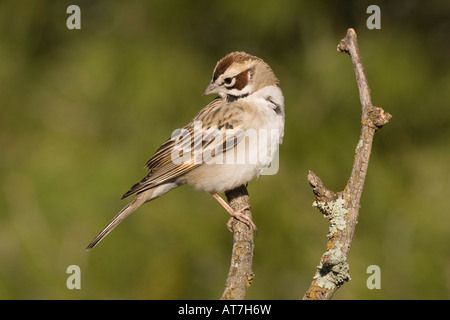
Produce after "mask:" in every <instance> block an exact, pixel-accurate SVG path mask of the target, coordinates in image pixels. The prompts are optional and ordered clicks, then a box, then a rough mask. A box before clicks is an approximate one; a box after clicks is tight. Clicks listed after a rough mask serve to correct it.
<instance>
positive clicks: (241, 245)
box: [221, 185, 255, 300]
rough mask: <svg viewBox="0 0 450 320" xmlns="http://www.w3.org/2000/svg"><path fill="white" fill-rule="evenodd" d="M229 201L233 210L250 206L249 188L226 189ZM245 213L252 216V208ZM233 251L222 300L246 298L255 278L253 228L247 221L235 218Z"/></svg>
mask: <svg viewBox="0 0 450 320" xmlns="http://www.w3.org/2000/svg"><path fill="white" fill-rule="evenodd" d="M225 195H226V196H227V200H228V203H229V204H230V206H231V208H233V210H240V209H242V208H244V207H246V206H250V201H249V196H248V192H247V188H246V187H245V186H243V185H242V186H240V187H238V188H236V189H234V190H231V191H226V192H225ZM245 213H246V214H247V215H248V216H249V217H250V218H251V216H252V213H251V211H250V209H248V210H246V211H245ZM233 231H234V233H233V251H232V254H231V265H230V271H229V272H228V277H227V280H226V283H225V291H224V292H223V294H222V297H221V300H242V299H244V298H245V295H246V293H247V289H248V288H249V287H250V284H251V282H252V280H253V277H254V274H253V271H252V263H253V249H254V247H255V244H254V242H253V229H252V228H249V227H248V226H247V225H246V224H245V223H243V222H240V221H238V220H237V219H233Z"/></svg>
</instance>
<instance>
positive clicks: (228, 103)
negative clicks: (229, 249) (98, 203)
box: [86, 51, 285, 251]
mask: <svg viewBox="0 0 450 320" xmlns="http://www.w3.org/2000/svg"><path fill="white" fill-rule="evenodd" d="M211 94H215V95H216V97H215V98H214V99H213V100H212V101H211V102H210V103H209V104H208V105H207V106H206V107H204V108H203V109H201V110H200V112H198V114H197V115H196V116H195V117H194V118H193V119H192V121H191V122H189V123H188V124H187V125H186V126H184V127H183V128H181V129H177V130H175V131H174V132H173V133H172V136H171V138H169V139H168V140H166V141H165V142H164V143H163V144H162V145H161V146H160V147H159V149H157V151H156V152H155V153H154V155H153V156H152V157H151V158H150V160H149V161H148V162H147V163H146V165H145V168H146V169H147V170H148V174H147V175H146V176H145V177H144V178H143V179H142V180H141V181H140V182H138V183H136V184H135V185H133V186H132V187H131V188H130V190H129V191H127V192H126V193H125V194H124V195H123V196H122V199H125V198H127V197H129V196H131V195H134V194H135V197H134V199H133V200H132V201H131V202H130V203H129V204H127V205H126V206H125V207H124V208H123V209H122V210H121V211H120V212H119V213H118V214H117V215H116V216H115V217H114V218H113V219H112V220H111V222H110V223H109V224H108V225H107V226H106V227H105V228H104V229H103V230H102V231H101V232H100V233H99V234H98V235H97V236H96V237H95V238H94V239H93V240H92V242H91V243H90V244H89V245H88V246H87V248H86V250H87V251H88V250H90V249H92V248H94V247H95V246H96V245H97V244H98V243H99V242H100V241H101V240H102V239H103V238H104V237H105V236H106V235H107V234H109V233H110V232H111V231H112V230H113V229H114V228H115V227H116V226H117V225H118V224H119V223H120V222H122V221H123V220H124V219H125V218H126V217H127V216H129V215H130V214H131V213H132V212H134V211H135V210H136V209H137V208H139V207H140V206H141V205H143V204H144V203H146V202H149V201H151V200H154V199H156V198H158V197H160V196H162V195H164V194H166V193H167V192H169V191H170V190H172V189H174V188H176V187H179V186H182V185H190V186H193V187H194V188H195V189H196V190H199V191H203V192H207V193H210V194H211V195H212V196H213V197H214V198H215V199H216V200H217V201H218V202H219V203H220V204H221V205H222V206H223V207H224V208H225V210H226V211H227V212H228V213H229V214H230V215H231V217H230V219H229V221H228V223H227V227H228V229H229V230H230V231H232V229H231V225H232V221H233V219H237V220H239V221H241V222H244V223H245V224H246V225H247V226H248V227H249V228H251V229H253V230H257V228H256V225H255V224H254V222H253V221H252V219H251V218H250V217H249V216H247V215H245V214H244V211H245V210H247V209H249V208H248V207H245V208H243V209H241V210H233V209H232V208H231V207H230V206H229V204H228V203H227V202H226V201H225V200H224V199H223V198H222V197H221V196H220V195H219V193H222V192H226V191H229V190H233V189H235V188H237V187H239V186H241V185H246V184H247V183H248V182H249V181H250V180H252V179H254V178H257V177H259V176H260V175H261V173H262V172H263V170H264V169H265V168H267V167H269V166H270V164H271V162H272V160H273V158H274V155H275V153H276V152H277V151H278V148H279V145H280V144H281V143H282V141H283V136H284V123H285V112H284V97H283V93H282V91H281V89H280V87H279V80H278V78H277V77H276V76H275V74H274V72H273V71H272V69H271V68H270V66H269V65H268V64H267V63H266V62H264V60H262V59H261V58H258V57H256V56H253V55H250V54H247V53H245V52H241V51H235V52H231V53H229V54H227V55H226V56H225V57H223V58H222V59H220V60H219V61H218V62H217V63H216V66H215V68H214V71H213V75H212V80H211V81H210V82H209V84H208V85H207V87H206V89H205V90H204V92H203V95H211ZM269 142H270V143H269Z"/></svg>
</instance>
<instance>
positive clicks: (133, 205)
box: [86, 191, 149, 251]
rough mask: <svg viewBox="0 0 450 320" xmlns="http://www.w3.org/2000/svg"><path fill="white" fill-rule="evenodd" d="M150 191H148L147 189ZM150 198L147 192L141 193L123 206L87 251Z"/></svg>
mask: <svg viewBox="0 0 450 320" xmlns="http://www.w3.org/2000/svg"><path fill="white" fill-rule="evenodd" d="M147 192H148V191H147ZM148 200H149V197H148V193H147V194H139V195H137V196H136V198H134V199H133V201H131V202H130V203H129V204H128V205H127V206H126V207H125V208H123V209H122V210H121V211H120V212H119V213H118V214H117V215H116V216H115V217H114V218H113V219H112V220H111V222H110V223H109V224H108V225H107V226H106V227H105V228H104V229H103V230H102V231H101V232H100V233H99V234H98V235H97V236H96V237H95V238H94V240H92V242H91V243H90V244H89V245H88V246H87V247H86V251H89V250H91V249H92V248H93V247H95V246H96V245H97V243H99V242H100V241H101V240H102V239H103V238H104V237H106V235H107V234H108V233H110V232H111V231H112V230H113V229H114V228H115V227H116V226H117V225H118V224H119V223H121V222H122V220H123V219H125V218H126V217H128V216H129V215H130V214H131V213H132V212H133V211H134V210H136V209H137V208H139V207H140V206H141V205H142V204H144V203H145V202H146V201H148Z"/></svg>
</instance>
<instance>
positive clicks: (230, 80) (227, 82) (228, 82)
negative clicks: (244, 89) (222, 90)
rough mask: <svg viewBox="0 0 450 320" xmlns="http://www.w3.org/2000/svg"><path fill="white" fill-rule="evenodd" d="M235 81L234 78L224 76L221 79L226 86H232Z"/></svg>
mask: <svg viewBox="0 0 450 320" xmlns="http://www.w3.org/2000/svg"><path fill="white" fill-rule="evenodd" d="M235 82H236V78H225V79H224V80H223V83H224V84H225V86H226V87H231V86H233V85H234V83H235Z"/></svg>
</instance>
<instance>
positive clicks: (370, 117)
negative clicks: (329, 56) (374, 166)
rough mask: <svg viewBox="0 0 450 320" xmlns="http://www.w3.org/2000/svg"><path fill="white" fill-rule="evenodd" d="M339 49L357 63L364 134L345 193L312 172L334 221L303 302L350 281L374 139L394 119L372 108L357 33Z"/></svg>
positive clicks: (320, 204)
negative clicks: (352, 249) (353, 245)
mask: <svg viewBox="0 0 450 320" xmlns="http://www.w3.org/2000/svg"><path fill="white" fill-rule="evenodd" d="M337 50H338V51H339V52H344V53H347V54H349V55H350V57H351V60H352V63H353V68H354V70H355V76H356V82H357V85H358V90H359V98H360V101H361V133H360V137H359V142H358V144H357V146H356V150H355V159H354V162H353V168H352V172H351V175H350V178H349V180H348V182H347V185H346V187H345V189H344V191H341V192H338V193H334V192H332V191H329V190H328V189H326V188H325V186H324V185H323V183H322V181H321V180H320V178H319V177H317V176H316V175H315V174H314V173H313V172H312V171H310V172H309V175H308V181H309V183H310V185H311V187H312V188H313V192H314V195H315V198H316V201H315V202H314V203H313V206H315V207H317V208H318V209H319V210H320V211H321V212H322V213H323V215H324V216H325V217H326V218H327V219H329V220H330V228H329V233H328V243H327V249H326V251H325V253H324V254H323V255H322V257H321V259H320V264H319V266H318V267H317V271H316V273H315V275H314V278H313V281H312V283H311V285H310V287H309V289H308V291H307V292H306V293H305V295H304V297H303V299H331V298H332V296H333V294H334V293H335V292H336V291H337V289H339V288H340V287H341V286H342V285H343V284H344V283H345V282H346V281H348V280H350V275H349V272H348V270H349V266H348V264H347V257H348V254H349V252H350V247H351V243H352V238H353V234H354V232H355V227H356V223H357V220H358V214H359V208H360V199H361V194H362V190H363V187H364V180H365V178H366V173H367V167H368V165H369V158H370V152H371V149H372V141H373V137H374V134H375V132H376V130H377V129H379V128H381V127H382V126H383V125H385V124H387V123H388V122H389V119H390V118H391V115H390V114H389V113H387V112H384V111H383V109H381V108H378V107H375V106H373V105H372V101H371V96H370V89H369V84H368V82H367V79H366V75H365V72H364V66H363V64H362V60H361V56H360V54H359V49H358V43H357V40H356V33H355V30H353V29H348V30H347V35H346V36H345V38H344V39H342V40H341V41H340V42H339V44H338V47H337Z"/></svg>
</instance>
